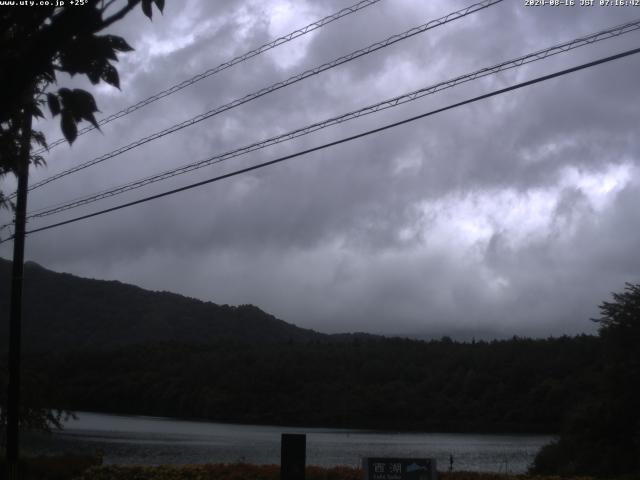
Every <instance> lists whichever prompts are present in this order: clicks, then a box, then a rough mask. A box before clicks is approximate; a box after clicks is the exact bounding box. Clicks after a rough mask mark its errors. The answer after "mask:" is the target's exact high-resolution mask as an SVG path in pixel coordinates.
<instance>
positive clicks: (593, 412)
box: [533, 284, 640, 476]
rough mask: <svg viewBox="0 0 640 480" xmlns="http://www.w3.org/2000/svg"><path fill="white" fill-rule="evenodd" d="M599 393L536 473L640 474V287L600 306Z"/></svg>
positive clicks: (543, 453) (550, 447)
mask: <svg viewBox="0 0 640 480" xmlns="http://www.w3.org/2000/svg"><path fill="white" fill-rule="evenodd" d="M600 312H601V314H602V317H601V318H599V319H595V320H594V321H596V322H598V323H599V324H600V329H599V334H600V340H601V342H602V343H603V348H602V358H601V359H600V369H599V371H596V372H594V375H597V376H598V384H599V389H598V390H596V391H594V392H592V395H591V396H590V397H589V398H587V399H585V401H584V402H583V403H582V404H581V405H580V406H579V407H578V408H577V409H576V410H575V411H574V412H573V414H572V415H571V416H570V417H569V418H568V419H567V420H566V425H565V428H564V431H563V433H562V435H561V436H560V439H559V440H558V442H556V443H553V444H551V445H548V446H547V447H545V448H544V449H543V450H542V451H541V452H540V454H539V455H538V457H537V458H536V461H535V463H534V468H533V471H534V472H536V473H561V474H589V475H598V476H612V475H621V474H634V473H635V474H637V473H640V409H639V408H638V406H639V405H640V348H639V347H640V284H627V285H626V288H625V291H624V292H622V293H614V294H613V301H612V302H603V303H602V304H601V305H600Z"/></svg>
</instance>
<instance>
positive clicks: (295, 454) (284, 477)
mask: <svg viewBox="0 0 640 480" xmlns="http://www.w3.org/2000/svg"><path fill="white" fill-rule="evenodd" d="M306 461H307V436H306V435H304V434H293V433H283V434H282V443H281V449H280V480H304V475H305V467H306Z"/></svg>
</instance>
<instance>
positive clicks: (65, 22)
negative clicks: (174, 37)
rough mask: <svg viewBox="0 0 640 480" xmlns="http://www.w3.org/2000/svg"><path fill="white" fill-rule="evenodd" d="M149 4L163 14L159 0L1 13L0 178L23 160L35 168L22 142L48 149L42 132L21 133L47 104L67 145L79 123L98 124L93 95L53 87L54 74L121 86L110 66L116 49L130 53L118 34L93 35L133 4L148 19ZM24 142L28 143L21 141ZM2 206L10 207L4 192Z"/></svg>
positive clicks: (98, 1)
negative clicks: (139, 5)
mask: <svg viewBox="0 0 640 480" xmlns="http://www.w3.org/2000/svg"><path fill="white" fill-rule="evenodd" d="M50 3H52V4H53V3H54V2H50ZM67 3H68V2H67ZM154 3H155V4H156V6H157V7H158V9H159V10H160V11H162V10H163V8H164V0H127V1H126V2H116V1H114V0H110V1H104V0H88V1H87V2H86V3H85V4H84V5H77V6H69V5H67V6H63V7H55V6H53V5H51V6H37V7H22V8H18V7H14V8H8V7H7V8H2V9H0V32H1V33H0V176H3V175H6V174H8V173H17V172H18V171H19V168H20V166H19V162H20V161H21V159H22V158H24V157H27V158H29V161H30V162H31V163H34V164H38V163H41V162H42V161H43V159H42V158H41V157H38V156H36V157H32V156H31V155H28V154H27V153H26V152H24V145H28V146H29V147H30V146H31V143H32V142H33V143H36V144H39V145H41V146H46V139H45V137H44V135H42V133H41V132H37V131H32V132H30V133H25V134H23V130H31V129H30V128H27V127H26V126H27V123H29V122H28V119H27V118H26V117H27V116H32V117H43V115H44V113H43V110H42V106H43V105H44V104H45V103H46V104H47V105H48V107H49V110H50V112H51V115H52V116H54V117H55V116H58V115H59V116H60V126H61V128H62V133H63V134H64V136H65V138H66V139H67V140H68V141H69V142H70V143H71V142H73V141H74V140H75V138H76V135H77V124H78V123H80V122H81V121H83V120H84V121H88V122H91V123H92V124H94V125H96V126H97V123H96V119H95V117H94V114H95V112H97V111H98V107H97V105H96V102H95V100H94V98H93V96H92V95H91V94H90V93H89V92H87V91H85V90H82V89H73V90H71V89H68V88H60V89H57V90H55V89H53V88H52V86H53V85H55V84H56V80H57V74H58V73H61V72H62V73H67V74H69V75H72V76H73V75H77V74H81V75H86V76H87V78H88V79H89V80H90V81H91V83H93V84H97V83H99V82H100V81H104V82H106V83H108V84H110V85H113V86H115V87H118V88H119V86H120V81H119V77H118V71H117V69H116V67H115V66H114V63H115V62H117V60H118V53H119V52H127V51H130V50H132V48H131V47H130V46H129V45H128V44H127V42H126V41H125V40H124V39H123V38H121V37H118V36H115V35H100V34H99V33H100V32H102V31H103V30H105V29H106V28H107V27H109V26H110V25H112V24H113V23H115V22H117V21H118V20H120V19H122V18H124V16H125V15H126V14H127V13H129V12H130V11H131V10H133V9H134V8H135V7H136V6H137V5H138V4H141V6H142V10H143V12H144V14H145V15H147V16H148V17H149V18H151V16H152V4H154ZM24 138H26V139H27V140H28V141H27V142H21V139H24ZM0 202H2V203H3V204H5V205H6V204H7V203H8V201H7V198H6V196H4V195H2V192H0Z"/></svg>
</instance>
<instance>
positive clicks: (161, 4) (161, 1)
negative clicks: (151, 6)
mask: <svg viewBox="0 0 640 480" xmlns="http://www.w3.org/2000/svg"><path fill="white" fill-rule="evenodd" d="M154 2H155V4H156V7H158V10H160V13H162V11H163V10H164V0H154Z"/></svg>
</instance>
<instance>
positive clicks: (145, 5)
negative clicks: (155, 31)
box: [142, 0, 153, 19]
mask: <svg viewBox="0 0 640 480" xmlns="http://www.w3.org/2000/svg"><path fill="white" fill-rule="evenodd" d="M151 2H152V0H142V13H144V14H145V15H146V16H147V17H149V19H151V17H152V15H153V11H152V10H151Z"/></svg>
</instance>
